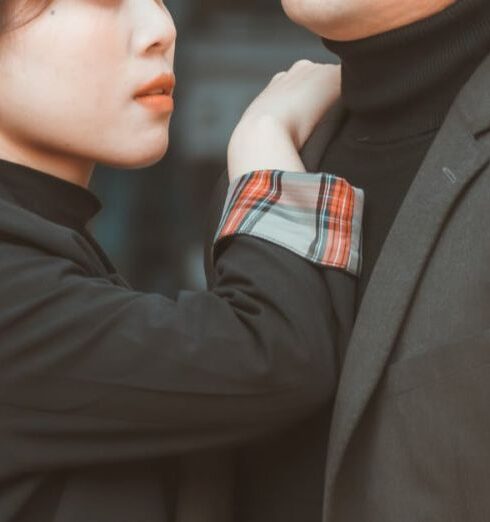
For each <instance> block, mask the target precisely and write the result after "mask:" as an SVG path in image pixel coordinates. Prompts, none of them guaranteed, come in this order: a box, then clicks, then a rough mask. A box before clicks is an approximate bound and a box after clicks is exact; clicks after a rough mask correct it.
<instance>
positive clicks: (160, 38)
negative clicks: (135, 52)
mask: <svg viewBox="0 0 490 522" xmlns="http://www.w3.org/2000/svg"><path fill="white" fill-rule="evenodd" d="M136 2H137V4H138V6H139V7H138V8H137V9H138V11H139V13H140V17H139V18H140V22H139V24H138V26H139V29H138V35H139V36H138V48H139V51H140V54H146V53H148V52H149V51H153V52H157V51H159V52H161V53H162V54H163V53H164V52H165V51H167V50H168V49H173V45H174V43H175V40H176V38H177V29H176V27H175V24H174V21H173V19H172V16H171V15H170V13H169V12H168V10H167V9H166V8H165V7H163V6H162V5H161V4H160V3H159V2H155V1H154V0H136ZM143 4H146V6H145V8H143Z"/></svg>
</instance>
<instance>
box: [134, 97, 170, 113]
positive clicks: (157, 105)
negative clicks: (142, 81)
mask: <svg viewBox="0 0 490 522" xmlns="http://www.w3.org/2000/svg"><path fill="white" fill-rule="evenodd" d="M135 100H136V101H137V102H138V103H141V105H143V106H145V107H147V108H148V109H151V110H153V111H156V112H172V111H173V110H174V99H173V98H172V96H169V95H168V94H147V95H144V96H136V97H135Z"/></svg>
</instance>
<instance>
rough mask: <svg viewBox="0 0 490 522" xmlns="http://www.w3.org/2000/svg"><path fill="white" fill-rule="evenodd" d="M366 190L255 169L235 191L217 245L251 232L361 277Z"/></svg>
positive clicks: (321, 176)
mask: <svg viewBox="0 0 490 522" xmlns="http://www.w3.org/2000/svg"><path fill="white" fill-rule="evenodd" d="M363 208H364V192H363V191H362V190H361V189H358V188H355V187H353V186H352V185H350V184H349V183H348V182H347V181H346V180H345V179H343V178H340V177H337V176H334V175H332V174H326V173H318V174H311V173H299V172H285V171H281V170H260V171H253V172H250V173H248V174H245V175H244V176H241V177H240V178H238V179H236V180H235V181H234V182H233V183H232V184H231V185H230V187H229V190H228V196H227V199H226V202H225V207H224V211H223V215H222V217H221V221H220V224H219V227H218V230H217V232H216V236H215V243H214V244H215V245H216V244H217V243H218V242H219V241H220V240H222V239H224V238H226V237H230V236H234V235H237V234H247V235H250V236H255V237H258V238H261V239H265V240H267V241H271V242H272V243H275V244H277V245H280V246H282V247H285V248H287V249H289V250H291V251H293V252H295V253H296V254H299V255H300V256H302V257H304V258H306V259H308V260H309V261H311V262H313V263H316V264H319V265H323V266H330V267H335V268H340V269H343V270H346V271H348V272H349V273H351V274H354V275H357V276H358V275H359V274H360V271H361V265H362V255H361V233H362V213H363Z"/></svg>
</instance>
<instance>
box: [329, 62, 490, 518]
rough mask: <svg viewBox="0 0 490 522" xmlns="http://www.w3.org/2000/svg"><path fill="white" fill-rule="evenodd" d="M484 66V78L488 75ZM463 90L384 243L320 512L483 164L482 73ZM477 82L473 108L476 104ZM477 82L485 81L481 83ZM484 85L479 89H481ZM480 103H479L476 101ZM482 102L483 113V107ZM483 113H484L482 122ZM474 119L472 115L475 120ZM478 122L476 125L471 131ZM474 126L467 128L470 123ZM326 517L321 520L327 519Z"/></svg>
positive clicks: (345, 384) (350, 362)
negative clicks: (458, 206)
mask: <svg viewBox="0 0 490 522" xmlns="http://www.w3.org/2000/svg"><path fill="white" fill-rule="evenodd" d="M488 62H490V61H487V65H486V69H485V71H486V70H490V67H489V65H490V63H488ZM475 76H476V77H477V78H476V79H475V81H472V83H470V85H468V86H467V87H465V89H464V90H463V92H462V93H461V95H460V96H459V97H458V99H457V101H456V102H455V103H454V104H453V107H452V108H451V110H450V112H449V114H448V117H447V119H446V121H445V123H444V125H443V127H442V128H441V130H440V132H439V134H438V136H437V137H436V139H435V141H434V143H433V145H432V147H431V149H430V151H429V153H428V155H427V157H426V158H425V160H424V162H423V164H422V166H421V168H420V170H419V172H418V173H417V176H416V177H415V179H414V182H413V184H412V186H411V188H410V190H409V192H408V193H407V195H406V197H405V200H404V202H403V204H402V206H401V208H400V211H399V213H398V215H397V217H396V219H395V222H394V224H393V226H392V228H391V230H390V233H389V235H388V237H387V239H386V242H385V244H384V247H383V249H382V252H381V254H380V256H379V258H378V262H377V264H376V266H375V268H374V270H373V273H372V276H371V279H370V283H369V285H368V287H367V289H366V292H365V295H364V299H363V301H362V303H361V307H360V310H359V313H358V316H357V318H356V322H355V326H354V330H353V333H352V336H351V339H350V342H349V345H348V349H347V354H346V359H345V364H344V368H343V371H342V375H341V378H340V382H339V388H338V394H337V398H336V403H335V408H334V413H333V418H332V428H331V433H330V441H329V462H328V466H327V476H326V497H325V509H327V508H328V506H330V504H331V503H330V498H329V495H331V494H332V492H333V485H334V481H335V478H336V476H337V474H338V471H339V469H340V465H341V462H342V458H343V456H344V454H345V451H346V448H347V445H348V443H349V439H350V437H351V436H352V433H353V431H354V429H355V428H356V426H357V424H358V422H359V420H360V417H361V415H362V413H363V411H364V409H365V408H366V405H367V403H368V401H369V399H370V397H371V395H372V394H373V392H374V390H375V388H376V385H377V383H378V381H379V380H380V378H381V376H382V373H383V370H384V367H385V365H386V364H387V361H388V358H389V356H390V352H391V350H392V348H393V346H394V345H395V342H396V338H397V335H398V333H399V331H400V328H401V326H402V323H403V320H404V318H405V316H406V313H407V311H408V309H409V306H410V301H411V298H412V296H413V294H414V291H415V288H416V286H417V282H418V281H419V279H420V277H421V275H422V273H423V271H424V268H425V265H426V263H427V261H428V259H429V257H430V253H431V250H432V248H433V247H434V245H435V243H436V241H437V239H438V236H439V234H440V232H441V229H442V227H443V225H444V223H445V222H446V220H447V218H448V214H449V213H450V211H451V207H452V206H453V205H454V203H455V201H456V199H457V198H458V196H459V195H461V193H462V191H463V190H464V189H465V187H466V186H467V185H468V184H469V183H470V182H471V180H472V179H473V178H474V177H475V175H476V174H477V173H478V172H480V171H481V169H482V167H483V166H484V165H485V164H486V163H487V162H488V152H487V151H486V150H485V149H483V147H482V146H481V144H479V143H478V141H477V140H476V139H475V136H474V134H473V133H474V132H477V131H479V130H481V127H482V126H483V125H481V123H483V121H486V122H487V126H488V121H489V120H490V108H489V105H490V104H489V103H488V102H490V100H488V99H487V100H484V99H483V98H484V97H485V98H488V97H489V96H488V95H482V93H483V92H484V90H485V91H488V88H487V86H488V81H487V80H488V78H487V76H488V73H485V74H484V73H482V72H480V73H479V74H476V75H475ZM478 77H480V84H481V85H480V86H481V89H476V91H478V92H479V93H480V98H479V99H480V101H481V102H482V103H481V104H479V108H478V104H475V103H474V99H475V82H476V83H478ZM482 77H483V78H482ZM483 80H485V81H483ZM477 99H478V98H477ZM485 101H486V102H487V105H486V109H482V104H483V103H485ZM482 110H483V111H484V112H485V111H486V112H487V114H486V118H482V114H481V112H482ZM476 111H478V112H476ZM476 117H478V119H479V120H480V125H479V126H478V125H475V124H474V122H475V121H476V120H475V118H476ZM471 122H473V124H472V123H471ZM325 514H326V512H325Z"/></svg>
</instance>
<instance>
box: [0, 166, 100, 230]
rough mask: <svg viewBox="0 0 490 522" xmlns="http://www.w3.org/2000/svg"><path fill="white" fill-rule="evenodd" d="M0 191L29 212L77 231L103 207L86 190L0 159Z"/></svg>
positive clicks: (95, 197) (82, 228) (83, 227)
mask: <svg viewBox="0 0 490 522" xmlns="http://www.w3.org/2000/svg"><path fill="white" fill-rule="evenodd" d="M0 193H1V195H2V196H3V197H6V198H7V199H8V200H9V201H11V202H13V203H16V204H17V205H19V206H21V207H23V208H25V209H26V210H29V211H30V212H34V213H35V214H38V215H39V216H41V217H43V218H45V219H47V220H49V221H52V222H54V223H57V224H59V225H62V226H65V227H69V228H73V229H75V230H78V231H82V230H84V229H85V227H86V226H87V224H88V222H89V221H90V220H91V219H92V218H93V217H94V216H95V215H96V214H97V213H98V212H99V211H100V209H101V208H102V205H101V203H100V201H99V199H98V198H97V196H95V194H93V193H92V192H90V191H89V190H87V189H85V188H83V187H81V186H79V185H75V184H74V183H70V182H68V181H64V180H62V179H60V178H57V177H55V176H52V175H50V174H46V173H44V172H41V171H39V170H36V169H33V168H30V167H26V166H25V165H20V164H18V163H13V162H10V161H6V160H4V159H0Z"/></svg>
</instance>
